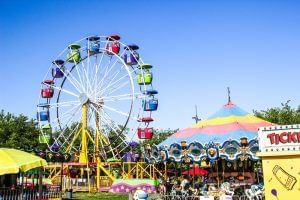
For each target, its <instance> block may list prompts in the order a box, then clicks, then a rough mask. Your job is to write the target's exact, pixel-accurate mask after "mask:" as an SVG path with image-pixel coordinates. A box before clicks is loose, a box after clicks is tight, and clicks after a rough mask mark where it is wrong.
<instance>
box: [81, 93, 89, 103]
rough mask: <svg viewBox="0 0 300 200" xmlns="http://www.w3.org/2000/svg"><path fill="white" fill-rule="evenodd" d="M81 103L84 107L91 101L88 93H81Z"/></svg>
mask: <svg viewBox="0 0 300 200" xmlns="http://www.w3.org/2000/svg"><path fill="white" fill-rule="evenodd" d="M79 101H80V103H81V104H82V105H83V104H86V103H87V102H88V101H89V97H88V96H87V94H86V93H81V94H80V95H79Z"/></svg>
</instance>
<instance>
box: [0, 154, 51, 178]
mask: <svg viewBox="0 0 300 200" xmlns="http://www.w3.org/2000/svg"><path fill="white" fill-rule="evenodd" d="M45 165H47V162H46V161H45V160H44V159H42V158H40V157H38V156H35V155H32V154H30V153H26V152H24V151H20V150H17V149H7V148H0V175H4V174H16V173H19V172H20V171H22V172H25V171H28V170H30V169H33V168H36V167H42V166H45Z"/></svg>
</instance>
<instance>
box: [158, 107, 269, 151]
mask: <svg viewBox="0 0 300 200" xmlns="http://www.w3.org/2000/svg"><path fill="white" fill-rule="evenodd" d="M271 125H272V124H271V123H269V122H267V121H264V120H262V119H260V118H257V117H255V116H254V115H252V114H249V113H248V112H246V111H244V110H243V109H241V108H240V107H238V106H237V105H235V104H233V103H232V102H228V103H227V104H225V105H224V106H223V107H222V108H221V109H220V110H219V111H217V112H216V113H215V114H213V115H212V116H210V117H209V118H207V119H206V120H203V121H200V122H198V123H197V124H195V125H193V126H192V127H190V128H186V129H183V130H181V131H179V132H177V133H175V134H173V135H172V136H170V137H169V138H168V139H166V140H165V141H163V142H162V143H161V144H159V146H170V145H171V144H173V143H180V142H181V141H186V142H187V143H192V142H199V143H201V144H207V143H209V142H214V143H223V142H225V141H227V140H230V139H232V140H237V141H239V140H240V138H242V137H247V138H248V139H254V138H256V137H257V129H258V128H259V127H262V126H271Z"/></svg>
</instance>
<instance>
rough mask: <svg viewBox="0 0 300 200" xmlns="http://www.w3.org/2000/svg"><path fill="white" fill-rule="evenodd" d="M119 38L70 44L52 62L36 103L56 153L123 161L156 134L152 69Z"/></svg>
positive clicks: (45, 138) (46, 137) (42, 126)
mask: <svg viewBox="0 0 300 200" xmlns="http://www.w3.org/2000/svg"><path fill="white" fill-rule="evenodd" d="M138 49H139V47H138V46H137V45H135V44H131V45H125V44H124V43H122V42H120V36H119V35H110V36H90V37H86V38H83V39H81V40H79V41H77V42H75V43H72V44H70V45H69V46H68V47H67V48H66V49H65V50H63V51H62V52H61V53H60V54H59V55H58V57H57V58H56V59H55V60H54V61H53V62H52V64H51V66H50V67H49V70H48V72H47V73H46V75H45V77H44V79H43V81H42V83H41V90H40V95H39V100H38V104H37V120H38V124H39V128H40V130H41V135H40V137H39V139H40V142H41V143H46V144H47V145H48V147H49V149H50V150H51V151H53V152H57V151H63V152H66V153H70V154H75V155H77V158H78V160H79V162H84V163H86V162H88V161H89V160H91V155H93V156H94V157H101V158H102V159H104V160H105V159H108V158H121V156H122V153H123V152H124V151H125V150H126V149H127V147H128V144H129V143H130V142H131V141H133V140H135V138H137V137H138V138H139V139H149V138H151V137H152V135H153V128H151V127H150V125H149V124H150V122H152V121H153V118H152V112H153V111H156V110H157V107H158V99H157V98H156V97H155V95H156V94H157V91H156V90H154V89H153V87H152V80H153V74H152V72H151V68H152V65H150V64H146V63H144V62H143V60H142V59H141V58H140V56H139V53H138Z"/></svg>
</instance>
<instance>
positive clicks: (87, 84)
mask: <svg viewBox="0 0 300 200" xmlns="http://www.w3.org/2000/svg"><path fill="white" fill-rule="evenodd" d="M89 64H90V63H89V56H88V60H87V63H86V65H85V64H84V63H83V62H81V66H82V69H83V76H84V78H85V80H84V82H85V83H86V91H87V92H88V93H90V92H91V91H92V88H91V83H90V78H89V74H88V68H89Z"/></svg>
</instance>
